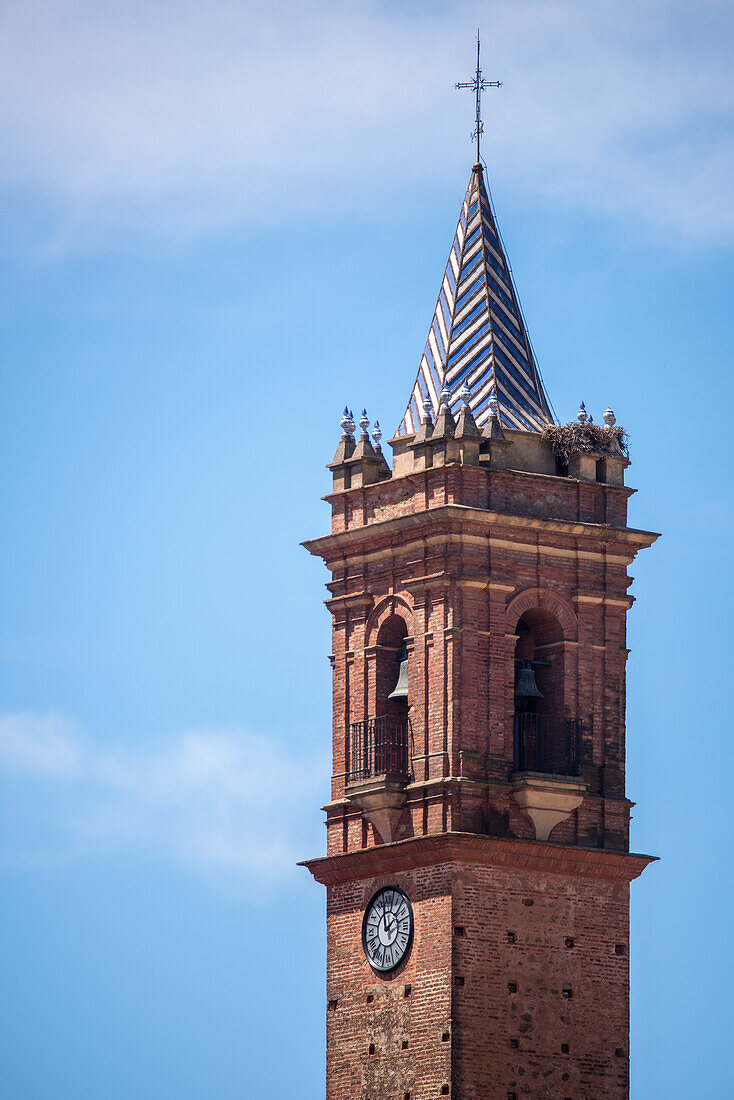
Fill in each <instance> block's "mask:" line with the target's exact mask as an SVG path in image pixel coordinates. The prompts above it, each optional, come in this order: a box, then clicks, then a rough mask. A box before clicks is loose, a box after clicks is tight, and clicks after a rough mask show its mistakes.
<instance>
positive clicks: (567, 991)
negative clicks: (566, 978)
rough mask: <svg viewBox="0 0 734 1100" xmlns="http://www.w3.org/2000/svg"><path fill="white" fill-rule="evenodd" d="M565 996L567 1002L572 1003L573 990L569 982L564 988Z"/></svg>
mask: <svg viewBox="0 0 734 1100" xmlns="http://www.w3.org/2000/svg"><path fill="white" fill-rule="evenodd" d="M563 996H564V997H565V998H566V1000H567V1001H570V1000H571V998H572V997H573V989H572V988H571V986H570V985H569V984H568V982H566V983H565V985H564V986H563Z"/></svg>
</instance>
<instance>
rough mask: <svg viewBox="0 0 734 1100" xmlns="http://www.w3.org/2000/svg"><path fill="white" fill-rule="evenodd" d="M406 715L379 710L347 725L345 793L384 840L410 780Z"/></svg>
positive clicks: (391, 837) (393, 830)
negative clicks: (347, 757) (372, 715)
mask: <svg viewBox="0 0 734 1100" xmlns="http://www.w3.org/2000/svg"><path fill="white" fill-rule="evenodd" d="M412 740H413V737H412V730H411V727H410V719H409V718H407V717H403V718H396V717H393V715H390V714H383V715H382V716H381V717H379V718H369V719H367V721H366V722H352V724H351V725H350V727H349V762H348V765H347V775H346V780H347V783H346V796H347V798H348V799H349V801H350V803H351V804H352V805H353V806H354V807H355V809H357V810H359V811H360V813H361V814H362V816H363V817H364V818H365V819H366V820H367V821H369V822H370V824H371V825H372V827H373V828H374V829H375V830H376V831H377V832H378V833H379V835H380V837H381V838H382V840H383V841H384V843H385V844H390V842H391V841H393V840H395V839H396V829H397V827H398V822H399V821H400V818H401V816H402V813H403V807H404V806H405V785H406V783H409V782H410V775H411V749H412Z"/></svg>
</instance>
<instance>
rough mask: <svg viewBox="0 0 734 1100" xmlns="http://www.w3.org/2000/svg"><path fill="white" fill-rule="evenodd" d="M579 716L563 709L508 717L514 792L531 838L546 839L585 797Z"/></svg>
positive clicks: (581, 726) (581, 727)
mask: <svg viewBox="0 0 734 1100" xmlns="http://www.w3.org/2000/svg"><path fill="white" fill-rule="evenodd" d="M582 733H583V721H582V719H580V718H567V717H566V716H565V715H564V714H528V713H520V714H515V715H514V716H513V720H512V734H513V745H514V754H513V755H514V769H515V770H514V772H513V773H512V775H511V776H510V781H511V783H512V796H513V798H514V799H515V802H516V803H517V805H518V808H519V810H520V812H521V813H522V814H523V816H524V817H526V818H528V820H529V821H531V822H532V825H533V828H534V830H535V839H536V840H542V841H546V840H548V839H549V837H550V834H551V832H552V831H553V829H555V827H556V825H560V824H561V822H562V821H567V820H568V818H569V817H570V816H571V814H572V813H573V812H574V810H577V809H578V808H579V806H580V805H581V803H582V802H583V800H584V795H585V794H586V784H585V783H584V782H583V781H582V780H581V735H582Z"/></svg>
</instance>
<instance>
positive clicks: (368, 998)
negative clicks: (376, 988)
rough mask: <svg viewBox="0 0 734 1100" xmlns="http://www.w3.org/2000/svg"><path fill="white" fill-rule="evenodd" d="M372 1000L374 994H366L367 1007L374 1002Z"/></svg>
mask: <svg viewBox="0 0 734 1100" xmlns="http://www.w3.org/2000/svg"><path fill="white" fill-rule="evenodd" d="M374 999H375V995H374V993H368V994H367V1004H368V1005H369V1004H372V1002H373V1001H374Z"/></svg>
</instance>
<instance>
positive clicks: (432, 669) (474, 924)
mask: <svg viewBox="0 0 734 1100" xmlns="http://www.w3.org/2000/svg"><path fill="white" fill-rule="evenodd" d="M341 427H342V435H341V440H340V442H339V445H338V447H337V450H336V454H335V455H334V459H333V461H332V462H331V464H330V469H331V472H332V476H333V486H332V491H331V493H330V494H329V495H328V496H327V498H326V499H327V501H328V503H329V504H330V505H331V511H332V528H331V533H330V534H328V535H326V536H324V537H322V538H316V539H313V540H311V541H309V542H307V543H306V544H305V545H306V547H307V549H308V550H309V551H310V552H311V553H312V554H315V555H317V556H319V557H321V558H322V559H323V561H324V563H325V565H326V567H327V569H328V571H329V574H330V580H329V582H328V585H327V587H328V589H329V593H330V598H329V599H328V600H327V601H326V604H327V607H328V609H329V611H330V613H331V615H332V620H333V652H332V655H331V663H332V669H333V776H332V789H331V799H330V801H329V803H328V804H327V806H326V807H325V810H326V826H327V855H326V856H325V857H322V858H317V859H312V860H310V861H308V862H307V863H306V866H307V867H308V869H309V870H310V872H311V873H312V874H313V876H314V877H315V878H316V879H317V881H318V882H320V883H322V884H324V885H325V886H326V889H327V1016H326V1024H327V1090H326V1094H327V1098H328V1100H429V1098H433V1097H439V1096H453V1097H455V1098H461V1100H518V1098H519V1097H525V1096H528V1097H533V1098H538V1097H548V1098H552V1100H570V1098H573V1100H581V1098H588V1100H601V1098H605V1097H615V1098H622V1097H626V1096H628V1094H629V1085H628V1066H629V1049H628V1047H629V969H628V967H629V962H628V946H629V883H630V881H631V880H632V879H634V878H636V877H637V876H638V875H639V874H640V873H641V872H642V870H643V869H644V868H645V866H646V865H647V863H648V862H649V861H650V857H648V856H642V855H634V854H631V853H630V852H629V820H630V807H631V805H632V803H631V802H630V801H629V800H628V798H627V796H626V792H625V664H626V661H627V649H626V643H625V627H626V615H627V611H628V610H629V608H630V607H631V605H632V602H633V597H632V596H631V595H630V593H629V587H630V584H631V578H630V576H629V575H628V572H627V570H628V567H629V565H630V564H631V562H632V561H633V559H634V557H635V555H636V553H637V552H638V551H639V550H641V549H643V548H644V547H648V546H650V545H651V544H652V543H653V542H654V540H655V539H656V538H657V536H656V535H655V534H652V533H649V532H646V531H639V530H635V529H633V528H630V527H628V526H627V500H628V498H629V496H630V495H631V493H632V492H633V490H632V489H629V488H627V487H626V486H625V483H624V482H625V472H626V469H627V467H628V465H629V461H628V456H627V449H626V444H625V433H624V431H623V430H622V429H621V428H620V427H619V426H618V425H617V424H616V422H615V417H614V414H613V413H612V412H611V410H609V409H607V411H606V412H605V413H604V416H603V425H602V424H594V423H593V421H592V420H591V418H590V417H588V416H587V413H586V410H585V409H584V408H583V406H582V408H581V409H580V411H579V414H578V417H577V419H576V421H575V422H573V423H571V424H565V425H559V424H556V423H555V422H554V418H553V416H552V414H551V410H550V406H549V402H548V400H547V397H546V394H545V391H544V387H543V383H542V380H541V377H540V374H539V371H538V368H537V366H536V363H535V359H534V356H533V352H532V349H531V346H530V342H529V340H528V337H527V333H526V330H525V325H524V321H523V317H522V313H521V310H520V308H519V305H518V301H517V296H516V293H515V289H514V286H513V281H512V277H511V274H510V270H509V266H508V263H507V260H506V258H505V254H504V250H503V247H502V244H501V240H500V237H499V234H498V232H497V227H496V223H495V218H494V215H493V211H492V208H491V205H490V201H489V197H488V194H487V190H486V187H485V183H484V178H483V171H482V167H481V165H480V164H475V165H474V167H473V169H472V172H471V178H470V181H469V186H468V189H467V192H466V196H465V198H464V201H463V204H462V208H461V214H460V218H459V222H458V226H457V229H456V234H455V236H454V239H453V244H452V247H451V252H450V255H449V260H448V263H447V266H446V270H445V273H444V277H443V281H442V283H441V289H440V293H439V297H438V302H437V305H436V310H435V314H434V317H433V321H432V324H431V327H430V330H429V334H428V340H427V342H426V346H425V350H424V352H423V355H422V357H421V360H420V365H419V369H418V375H417V378H416V381H415V384H414V386H413V388H412V390H411V393H410V399H409V402H408V405H407V408H406V410H405V412H404V415H403V417H402V419H401V421H400V424H399V426H398V429H397V432H396V434H395V437H394V438H393V439H392V440H391V441H390V446H391V447H392V451H393V455H392V468H391V467H390V465H389V464H388V462H387V461H386V459H385V457H384V455H383V453H382V449H381V433H380V431H379V427H378V425H377V424H375V430H374V431H373V433H372V441H370V438H369V434H368V429H369V421H368V420H367V416H366V414H363V416H362V418H361V419H360V421H359V429H360V431H359V436H358V438H357V439H355V435H356V434H357V430H356V426H355V423H354V420H353V419H352V415H351V413H350V412H349V410H347V409H345V412H344V416H343V417H342V420H341Z"/></svg>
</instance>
